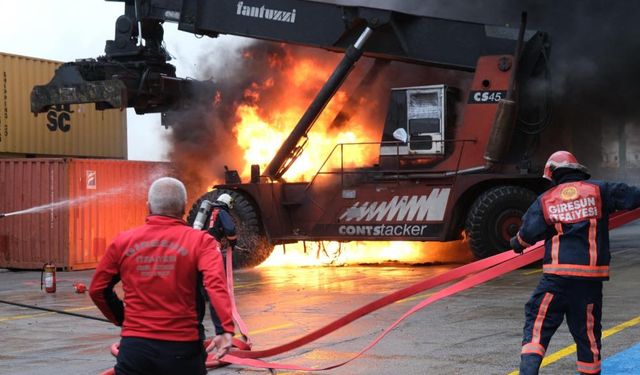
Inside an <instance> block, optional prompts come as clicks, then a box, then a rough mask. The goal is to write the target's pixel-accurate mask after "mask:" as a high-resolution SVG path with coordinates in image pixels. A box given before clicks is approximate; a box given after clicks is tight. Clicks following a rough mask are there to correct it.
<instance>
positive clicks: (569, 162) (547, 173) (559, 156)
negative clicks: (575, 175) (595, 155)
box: [542, 151, 589, 180]
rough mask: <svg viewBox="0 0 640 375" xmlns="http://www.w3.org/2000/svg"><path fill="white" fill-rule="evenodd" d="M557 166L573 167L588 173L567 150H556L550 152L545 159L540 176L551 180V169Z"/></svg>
mask: <svg viewBox="0 0 640 375" xmlns="http://www.w3.org/2000/svg"><path fill="white" fill-rule="evenodd" d="M558 168H569V169H575V170H578V171H581V172H584V173H586V174H589V170H588V169H587V167H585V166H584V165H582V164H580V163H578V159H576V157H575V156H573V154H572V153H570V152H569V151H556V152H554V153H553V154H551V156H549V159H548V160H547V164H545V166H544V173H543V174H542V177H544V178H546V179H547V180H551V179H552V178H553V171H555V170H556V169H558Z"/></svg>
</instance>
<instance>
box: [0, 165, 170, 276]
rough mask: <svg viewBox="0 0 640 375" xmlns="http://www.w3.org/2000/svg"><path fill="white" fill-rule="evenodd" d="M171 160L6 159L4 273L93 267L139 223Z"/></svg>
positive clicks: (1, 223) (0, 182) (0, 197)
mask: <svg viewBox="0 0 640 375" xmlns="http://www.w3.org/2000/svg"><path fill="white" fill-rule="evenodd" d="M169 170H170V169H169V167H168V164H167V163H160V162H138V161H124V160H97V159H0V212H3V213H10V212H15V211H20V210H27V211H28V212H26V213H23V214H19V215H13V216H7V217H5V218H3V219H0V268H20V269H38V268H41V267H42V265H43V264H44V263H45V262H48V261H53V262H54V263H55V264H56V265H57V266H58V267H61V268H65V269H68V270H79V269H88V268H95V266H96V265H97V263H98V261H99V260H100V258H101V257H102V255H103V254H104V252H105V250H106V247H107V245H108V244H109V243H110V242H111V240H112V239H113V237H114V236H115V235H116V234H118V233H119V232H121V231H123V230H126V229H129V228H132V227H135V226H138V225H141V224H142V223H144V218H145V216H146V215H147V206H146V198H147V197H146V193H147V190H148V188H149V185H150V183H151V182H152V181H153V180H154V179H156V178H158V177H161V176H164V175H166V174H167V173H168V171H169Z"/></svg>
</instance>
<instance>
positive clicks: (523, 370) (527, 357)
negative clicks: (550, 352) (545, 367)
mask: <svg viewBox="0 0 640 375" xmlns="http://www.w3.org/2000/svg"><path fill="white" fill-rule="evenodd" d="M541 364H542V357H541V356H539V355H535V354H523V355H521V356H520V375H538V370H540V365H541Z"/></svg>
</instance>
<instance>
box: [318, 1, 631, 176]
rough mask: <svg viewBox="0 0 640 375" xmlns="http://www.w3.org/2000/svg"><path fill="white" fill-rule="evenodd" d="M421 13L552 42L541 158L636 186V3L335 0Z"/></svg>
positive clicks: (347, 3) (344, 3) (348, 3)
mask: <svg viewBox="0 0 640 375" xmlns="http://www.w3.org/2000/svg"><path fill="white" fill-rule="evenodd" d="M326 2H332V3H340V4H343V5H362V6H370V7H375V8H383V9H391V10H396V11H400V12H406V13H412V14H420V15H425V16H432V17H440V18H448V19H457V20H463V21H470V22H479V23H486V24H497V25H509V26H512V27H517V26H518V23H519V19H520V13H521V12H522V11H527V13H528V19H529V22H528V28H529V29H537V30H542V31H546V32H548V33H549V34H550V36H551V40H552V46H551V74H552V78H553V95H554V117H553V122H552V124H551V126H549V128H548V130H547V131H545V133H544V134H543V139H542V145H543V146H546V149H545V148H544V147H543V148H542V149H541V150H540V152H539V155H540V158H542V159H544V158H545V157H546V155H548V154H549V153H550V152H552V151H553V150H555V149H558V148H565V149H569V150H572V151H574V152H575V153H576V154H577V155H578V157H579V158H581V159H582V161H583V162H584V163H585V164H588V165H589V166H590V167H591V169H592V170H593V172H594V175H596V176H598V177H602V178H621V179H626V180H628V181H631V182H634V183H640V173H639V172H640V169H639V168H640V127H639V126H638V125H639V121H638V119H639V118H640V106H639V105H638V104H637V103H638V101H639V99H640V85H639V84H638V82H640V26H639V24H638V17H639V15H640V1H623V0H620V1H611V0H574V1H569V0H565V1H541V0H340V1H326Z"/></svg>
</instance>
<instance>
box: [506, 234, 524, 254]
mask: <svg viewBox="0 0 640 375" xmlns="http://www.w3.org/2000/svg"><path fill="white" fill-rule="evenodd" d="M509 244H510V245H511V248H512V249H513V251H515V252H516V253H518V254H522V252H523V251H524V247H522V245H520V241H518V238H517V237H511V241H509Z"/></svg>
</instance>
